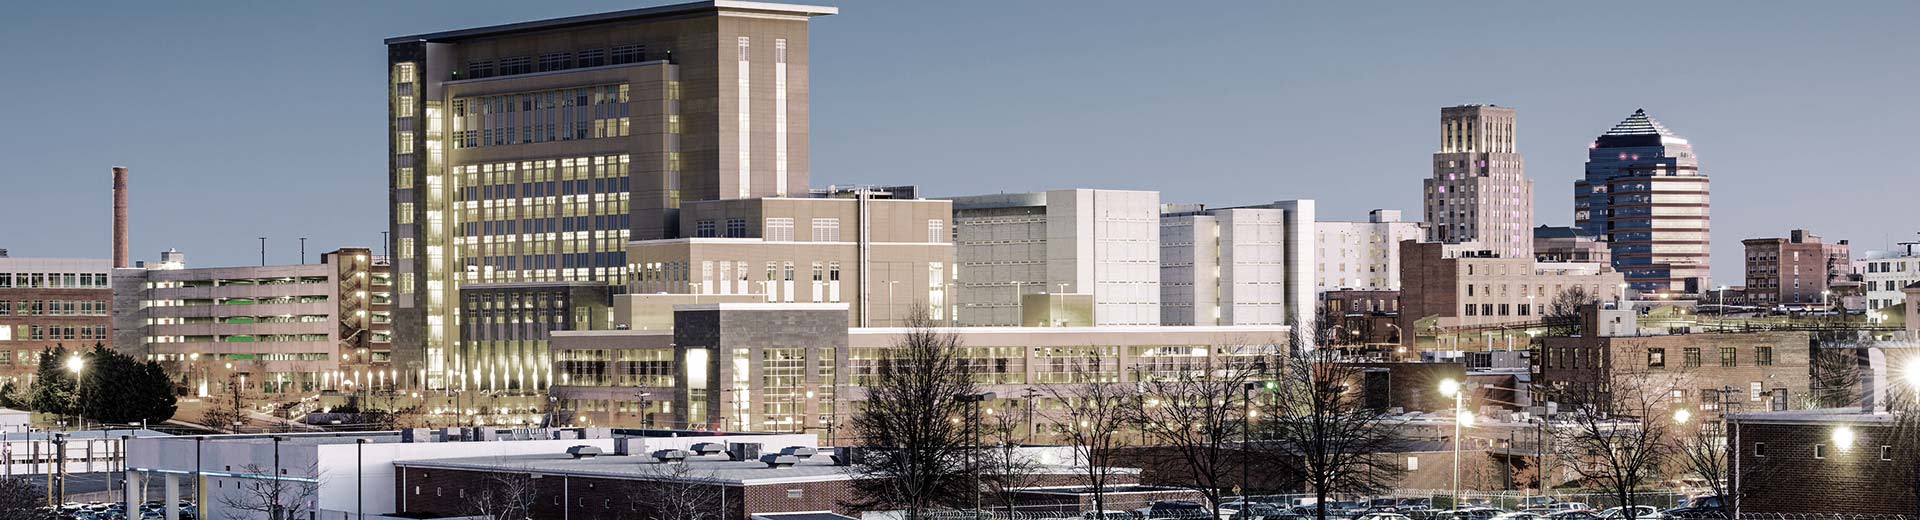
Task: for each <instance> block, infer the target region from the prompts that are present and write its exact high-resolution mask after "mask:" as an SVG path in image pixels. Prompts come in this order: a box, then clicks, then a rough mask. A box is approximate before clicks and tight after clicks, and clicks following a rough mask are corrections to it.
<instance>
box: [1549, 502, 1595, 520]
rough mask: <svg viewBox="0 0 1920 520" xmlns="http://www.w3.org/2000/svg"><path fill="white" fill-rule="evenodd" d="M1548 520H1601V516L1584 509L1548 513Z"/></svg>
mask: <svg viewBox="0 0 1920 520" xmlns="http://www.w3.org/2000/svg"><path fill="white" fill-rule="evenodd" d="M1580 505H1586V504H1580ZM1547 520H1600V515H1597V514H1594V512H1593V511H1592V510H1589V509H1585V508H1582V509H1575V510H1571V511H1555V512H1552V513H1547Z"/></svg>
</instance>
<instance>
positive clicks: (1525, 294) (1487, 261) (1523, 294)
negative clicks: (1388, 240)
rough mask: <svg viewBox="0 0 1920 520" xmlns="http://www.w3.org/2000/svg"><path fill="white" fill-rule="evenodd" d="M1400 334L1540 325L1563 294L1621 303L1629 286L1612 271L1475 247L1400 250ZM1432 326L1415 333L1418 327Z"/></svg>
mask: <svg viewBox="0 0 1920 520" xmlns="http://www.w3.org/2000/svg"><path fill="white" fill-rule="evenodd" d="M1400 267H1401V269H1402V272H1401V274H1400V279H1401V285H1400V286H1401V290H1400V318H1399V327H1401V329H1402V330H1404V331H1408V332H1409V334H1406V335H1405V336H1403V337H1406V338H1413V337H1415V336H1416V335H1418V334H1419V333H1423V332H1427V329H1433V330H1445V329H1458V328H1473V327H1498V326H1507V325H1523V324H1529V323H1537V322H1539V321H1540V318H1541V315H1542V313H1543V312H1544V311H1545V310H1546V308H1547V306H1549V305H1551V304H1552V303H1553V302H1554V298H1556V297H1557V296H1559V295H1560V294H1561V293H1563V292H1566V291H1569V290H1573V289H1574V288H1579V289H1580V290H1582V291H1585V293H1586V294H1587V295H1588V296H1589V301H1590V302H1591V301H1618V300H1619V298H1620V296H1621V288H1620V285H1621V284H1622V283H1624V282H1625V278H1624V277H1622V276H1621V274H1620V273H1619V272H1616V271H1614V270H1613V269H1612V268H1611V267H1608V266H1607V265H1606V264H1598V263H1575V262H1539V261H1535V260H1534V259H1533V256H1532V255H1531V254H1529V255H1527V256H1523V257H1519V258H1510V257H1502V256H1499V255H1497V254H1494V253H1492V252H1489V251H1485V250H1481V249H1479V248H1478V247H1477V244H1463V245H1451V244H1437V243H1417V242H1404V243H1402V244H1401V245H1400ZM1422 322H1424V323H1426V324H1427V325H1426V326H1425V327H1424V328H1423V329H1420V330H1416V324H1417V323H1422Z"/></svg>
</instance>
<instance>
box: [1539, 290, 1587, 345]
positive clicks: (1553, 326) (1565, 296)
mask: <svg viewBox="0 0 1920 520" xmlns="http://www.w3.org/2000/svg"><path fill="white" fill-rule="evenodd" d="M1595 297H1596V296H1595V295H1592V294H1588V293H1587V289H1586V287H1585V286H1580V285H1575V286H1572V287H1568V288H1566V289H1564V290H1561V291H1560V292H1559V293H1558V294H1555V295H1553V301H1552V302H1550V303H1548V304H1547V308H1546V309H1544V312H1542V313H1541V314H1540V323H1541V324H1542V325H1545V329H1546V330H1545V331H1544V332H1545V334H1543V336H1547V337H1564V336H1572V335H1574V334H1579V333H1580V308H1581V307H1584V306H1586V305H1587V304H1590V303H1593V302H1594V298H1595Z"/></svg>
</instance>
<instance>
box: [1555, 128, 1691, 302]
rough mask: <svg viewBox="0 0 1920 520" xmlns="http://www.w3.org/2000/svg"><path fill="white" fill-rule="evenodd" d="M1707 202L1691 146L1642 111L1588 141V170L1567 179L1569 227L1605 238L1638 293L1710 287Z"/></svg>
mask: <svg viewBox="0 0 1920 520" xmlns="http://www.w3.org/2000/svg"><path fill="white" fill-rule="evenodd" d="M1707 202H1708V199H1707V175H1706V174H1705V173H1701V172H1700V162H1699V160H1698V159H1697V158H1696V157H1694V155H1693V145H1692V144H1689V143H1688V142H1687V140H1686V139H1685V138H1682V137H1680V136H1678V135H1674V133H1673V132H1672V131H1670V130H1667V127H1666V126H1663V125H1661V124H1660V122H1659V121H1655V120H1654V119H1653V118H1652V117H1650V116H1648V115H1647V112H1646V111H1645V110H1634V111H1633V115H1630V116H1627V118H1626V119H1625V120H1622V121H1620V124H1617V125H1614V126H1613V128H1612V129H1610V130H1607V133H1605V134H1602V135H1601V136H1600V137H1599V138H1597V139H1594V141H1593V144H1591V145H1588V150H1587V176H1586V178H1585V179H1581V180H1578V181H1575V182H1574V184H1573V219H1574V225H1575V226H1578V227H1580V228H1582V229H1584V230H1585V231H1586V232H1587V233H1588V234H1591V235H1594V236H1595V237H1598V238H1599V239H1601V240H1605V241H1606V242H1607V243H1608V247H1609V248H1610V249H1611V250H1612V252H1613V265H1614V268H1615V269H1617V270H1619V271H1620V272H1622V273H1625V274H1626V276H1627V283H1629V284H1632V285H1633V289H1634V290H1635V291H1638V292H1643V293H1668V294H1672V293H1682V294H1699V293H1700V291H1702V290H1704V289H1707V288H1708V282H1707V280H1708V278H1709V272H1708V256H1709V254H1708V253H1709V249H1708V240H1707V235H1708V230H1709V226H1708V225H1707V224H1708V211H1707V208H1708V204H1707Z"/></svg>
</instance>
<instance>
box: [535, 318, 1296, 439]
mask: <svg viewBox="0 0 1920 520" xmlns="http://www.w3.org/2000/svg"><path fill="white" fill-rule="evenodd" d="M847 310H848V308H847V306H846V305H845V304H805V303H796V304H765V303H761V304H729V303H721V304H701V305H687V306H681V307H678V308H676V312H675V324H676V326H675V328H674V329H673V330H671V331H666V330H616V331H578V332H572V331H569V332H556V333H555V334H554V338H553V341H554V343H553V348H554V357H555V363H556V364H555V371H556V372H558V373H559V374H560V381H559V383H558V384H557V386H555V387H554V389H553V393H554V395H555V396H556V397H558V398H559V399H560V400H561V403H562V404H561V406H562V408H564V409H565V410H566V411H568V412H569V413H571V414H574V415H575V416H580V417H586V418H587V420H586V421H585V422H587V423H590V424H592V425H597V426H617V427H634V426H640V425H642V424H649V425H653V426H669V425H671V426H679V427H695V428H712V429H729V430H745V431H796V430H799V431H814V432H818V433H822V434H827V433H828V432H827V430H828V429H829V428H831V429H832V432H833V433H832V435H834V436H841V437H843V436H844V435H845V434H846V430H845V428H846V421H847V419H848V417H849V416H850V415H851V413H852V411H853V410H855V409H856V405H855V403H857V402H858V401H860V400H862V399H863V396H864V391H863V390H862V389H861V385H862V384H864V383H865V382H867V381H870V380H871V378H872V377H873V374H874V370H875V367H876V365H877V363H878V361H879V360H880V359H881V358H882V356H883V355H884V353H885V351H886V350H887V349H888V348H891V347H893V346H895V345H896V344H898V342H899V341H900V340H901V337H902V336H903V335H904V334H906V333H908V332H909V331H910V330H911V329H907V328H898V327H868V328H859V327H855V328H848V327H845V326H844V325H841V324H843V323H844V322H845V321H846V320H845V319H844V318H842V317H841V316H839V314H841V313H845V312H847ZM934 330H935V331H936V332H939V333H942V334H952V335H953V337H954V338H955V339H956V340H957V342H958V345H959V346H958V348H960V349H963V350H964V353H963V356H965V357H967V358H970V359H973V360H974V361H975V363H974V366H976V367H978V370H979V372H978V373H977V374H976V381H977V382H978V383H979V384H980V385H981V388H982V389H983V390H985V391H991V392H995V393H997V394H998V396H999V398H998V400H997V401H996V402H994V403H989V404H988V406H991V407H994V408H996V409H1000V410H1024V409H1026V408H1027V407H1028V406H1032V407H1033V409H1034V410H1035V413H1036V414H1039V416H1045V414H1046V413H1048V410H1049V408H1050V407H1051V406H1052V405H1051V404H1050V403H1048V402H1046V401H1047V400H1046V399H1038V400H1033V401H1032V402H1030V401H1029V400H1028V399H1025V398H1024V397H1023V396H1025V395H1026V394H1028V393H1029V392H1030V391H1031V390H1035V389H1036V386H1037V385H1042V384H1046V383H1063V382H1068V379H1069V378H1070V376H1071V374H1072V367H1073V365H1074V364H1075V363H1078V362H1081V361H1083V360H1085V359H1086V358H1087V357H1088V356H1090V355H1098V356H1099V357H1100V358H1101V360H1102V371H1103V372H1105V373H1107V374H1110V375H1111V377H1113V378H1114V380H1115V381H1123V382H1124V381H1133V380H1135V378H1139V377H1151V376H1153V375H1155V374H1161V373H1164V372H1165V371H1168V370H1179V369H1181V368H1180V367H1184V366H1188V364H1189V363H1191V362H1194V361H1201V360H1208V359H1214V360H1224V359H1232V358H1240V359H1253V358H1268V359H1271V356H1274V355H1276V354H1278V353H1280V352H1284V348H1285V347H1284V345H1285V342H1286V341H1287V340H1288V337H1289V333H1288V331H1289V329H1288V328H1287V327H1284V326H1233V327H1212V326H1203V327H1178V326H1134V327H1120V326H1107V327H942V328H936V329H934ZM694 350H699V351H700V352H699V353H693V352H692V351H694ZM643 392H644V393H646V394H648V395H647V397H645V398H639V397H636V396H637V395H638V394H639V393H643ZM741 396H745V397H741ZM796 414H797V415H799V417H798V418H796V417H795V415H796ZM669 423H671V424H669Z"/></svg>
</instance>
